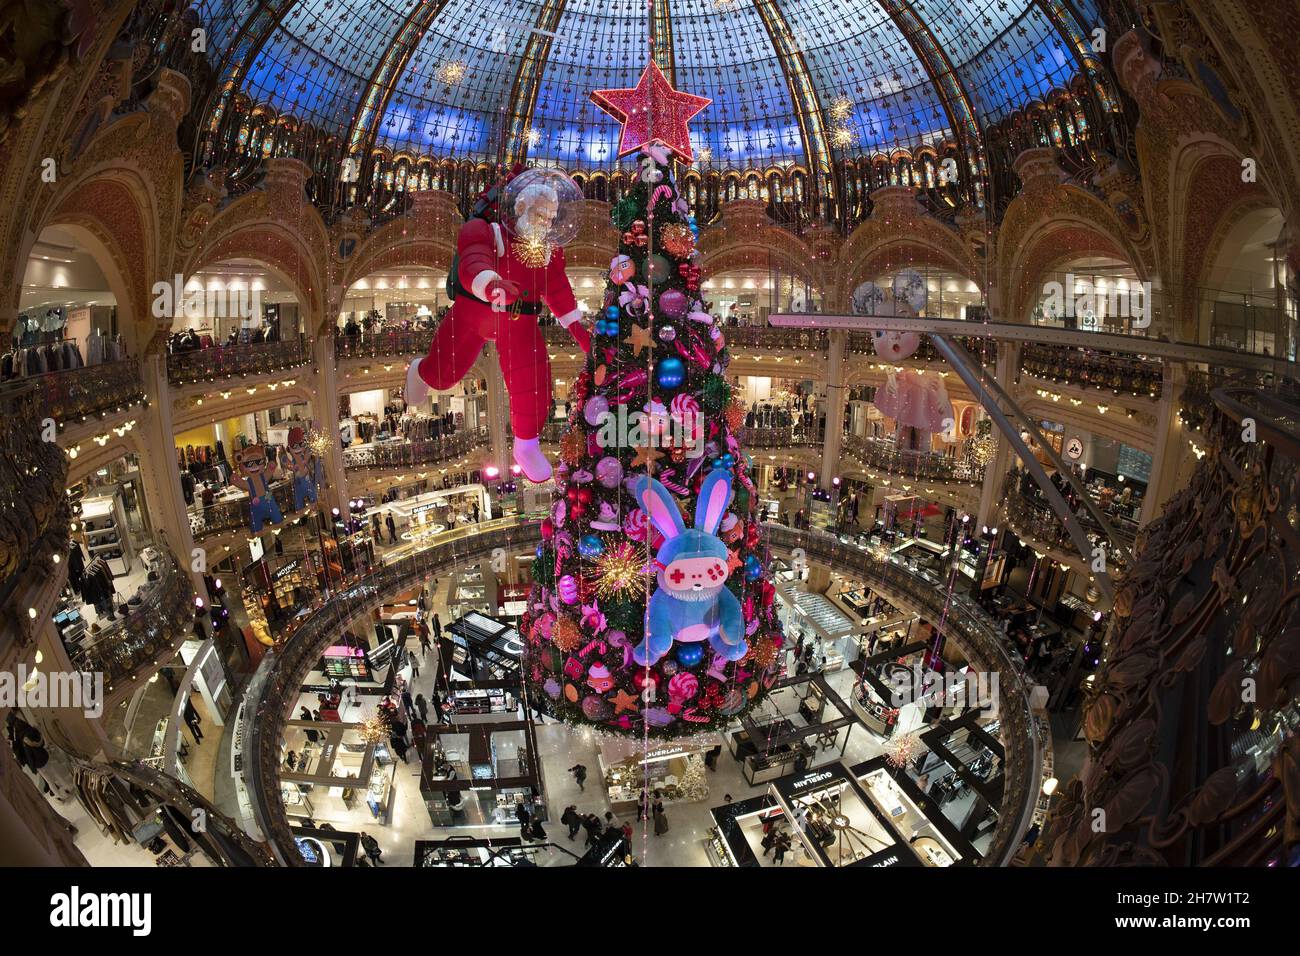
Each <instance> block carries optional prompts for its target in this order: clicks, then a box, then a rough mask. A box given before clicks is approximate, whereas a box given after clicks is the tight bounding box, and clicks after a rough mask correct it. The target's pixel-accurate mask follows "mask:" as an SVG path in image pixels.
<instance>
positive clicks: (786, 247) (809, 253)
mask: <svg viewBox="0 0 1300 956" xmlns="http://www.w3.org/2000/svg"><path fill="white" fill-rule="evenodd" d="M699 249H700V253H701V259H702V261H701V263H700V265H701V268H702V269H703V270H704V274H705V275H706V276H709V275H718V274H719V273H722V272H726V271H730V270H733V269H741V268H748V269H752V268H755V263H754V262H753V261H752V260H753V259H754V257H755V256H756V255H757V256H766V262H765V263H764V265H773V264H774V265H777V266H779V267H781V268H784V269H786V270H788V271H789V272H790V273H791V274H792V275H795V276H798V277H800V278H802V279H803V280H805V281H806V282H808V283H809V284H810V285H812V286H813V287H814V288H816V289H818V290H819V291H821V292H822V293H823V294H825V293H826V292H827V291H829V289H830V283H829V281H828V280H827V277H826V271H827V270H826V268H825V267H824V266H822V265H820V264H819V263H818V261H817V256H816V254H815V253H814V251H813V249H812V248H811V247H810V246H809V245H808V244H807V243H806V242H804V241H803V240H802V239H801V238H799V237H798V236H796V235H794V234H793V233H791V232H788V231H786V230H785V229H782V228H781V227H780V226H778V225H776V223H774V222H773V221H772V220H771V219H770V218H769V217H768V215H767V208H766V205H765V204H764V203H763V202H761V201H759V200H752V199H736V200H732V201H731V202H728V203H726V204H724V205H723V207H722V210H721V212H720V213H719V216H718V220H717V221H716V222H715V223H713V224H712V225H710V226H709V228H708V229H707V230H703V231H701V233H700V242H699Z"/></svg>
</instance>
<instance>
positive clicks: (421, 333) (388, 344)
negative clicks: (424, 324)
mask: <svg viewBox="0 0 1300 956" xmlns="http://www.w3.org/2000/svg"><path fill="white" fill-rule="evenodd" d="M432 342H433V329H405V330H397V329H393V330H391V331H380V332H369V333H360V334H357V335H341V334H337V335H335V336H334V358H335V360H337V361H342V360H343V359H356V358H386V357H388V356H390V355H392V356H395V355H401V356H411V357H415V358H418V357H419V356H421V355H424V354H425V353H427V352H428V351H429V346H430V344H432Z"/></svg>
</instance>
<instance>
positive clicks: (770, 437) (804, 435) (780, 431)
mask: <svg viewBox="0 0 1300 956" xmlns="http://www.w3.org/2000/svg"><path fill="white" fill-rule="evenodd" d="M740 441H741V444H743V445H744V446H745V447H746V448H797V447H800V446H803V447H807V446H810V445H820V444H821V442H822V436H821V432H820V430H819V429H817V428H816V427H813V428H804V427H803V426H802V425H798V426H796V425H774V426H770V427H768V428H748V427H746V428H743V429H741V431H740Z"/></svg>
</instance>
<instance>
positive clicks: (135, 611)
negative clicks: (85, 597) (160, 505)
mask: <svg viewBox="0 0 1300 956" xmlns="http://www.w3.org/2000/svg"><path fill="white" fill-rule="evenodd" d="M161 553H162V559H161V560H160V561H159V562H158V563H157V565H156V568H155V569H156V570H157V572H158V579H157V580H156V581H147V582H145V584H143V585H142V589H141V591H140V592H139V595H140V598H141V600H140V603H139V604H136V605H134V606H128V610H127V612H126V615H125V616H123V617H119V618H117V619H116V620H114V621H109V622H107V623H106V624H104V623H101V625H100V629H99V631H98V632H97V633H95V634H93V635H90V634H88V635H87V636H86V641H85V643H83V644H81V645H79V646H76V647H74V648H70V649H69V656H70V658H71V660H72V663H73V665H74V666H76V667H77V668H78V669H79V670H81V671H84V672H86V673H102V674H103V675H104V690H105V691H111V690H112V689H113V687H114V686H116V685H118V684H120V683H122V682H123V681H126V680H129V679H130V678H131V677H132V675H134V674H135V673H136V672H138V671H140V670H143V669H144V668H146V667H149V666H150V665H153V664H156V663H158V662H160V661H162V660H164V659H165V658H167V657H170V656H171V654H172V652H174V651H175V650H176V648H177V647H179V646H180V643H181V641H183V640H185V639H186V638H187V637H192V636H193V634H194V607H195V605H194V586H193V584H192V583H191V582H190V579H189V576H188V575H186V574H185V573H184V571H183V570H182V569H181V566H180V562H179V561H177V560H176V558H175V556H174V555H172V553H171V552H170V551H167V550H166V549H165V548H164V549H161Z"/></svg>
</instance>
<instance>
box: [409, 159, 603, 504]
mask: <svg viewBox="0 0 1300 956" xmlns="http://www.w3.org/2000/svg"><path fill="white" fill-rule="evenodd" d="M498 196H499V198H498ZM581 198H582V193H581V191H580V190H579V189H578V187H577V185H576V184H575V183H574V182H573V180H571V179H569V177H568V176H566V175H564V174H563V173H561V172H558V171H557V170H552V169H529V170H525V171H524V172H521V173H518V174H517V175H515V176H513V177H511V178H510V179H509V180H507V181H506V183H505V184H504V186H503V187H496V188H494V189H493V190H492V191H490V192H488V193H487V194H485V196H484V199H483V200H480V203H479V206H478V207H476V209H475V215H474V216H472V217H471V218H470V219H469V220H468V221H467V222H466V223H465V225H464V226H462V227H461V230H460V234H459V236H457V238H456V259H455V261H454V262H453V263H452V274H451V276H450V277H449V278H448V292H449V293H450V294H451V295H452V298H453V300H454V303H453V305H452V307H451V312H450V313H449V314H448V315H447V316H446V317H445V318H444V319H443V320H442V324H441V325H440V326H439V327H438V331H437V333H436V334H435V335H434V337H433V343H432V344H431V345H430V347H429V354H428V355H426V356H425V357H424V358H422V359H417V360H416V361H414V362H412V363H411V366H410V368H408V369H407V373H406V400H407V402H409V403H412V404H417V405H418V404H420V403H421V402H423V401H424V399H425V398H426V397H427V396H428V394H429V389H430V388H434V389H437V390H439V391H443V390H446V389H449V388H451V387H452V386H453V385H455V384H456V383H457V382H459V381H460V380H461V379H462V378H464V377H465V375H466V373H467V372H469V369H470V366H471V365H473V364H474V360H475V359H477V358H478V356H479V353H480V352H482V351H483V346H484V344H485V343H487V342H495V343H496V347H497V353H498V357H499V359H500V362H501V374H502V375H503V377H504V378H505V383H506V392H507V393H508V394H509V396H510V428H511V431H512V432H513V433H514V458H515V461H516V462H517V463H518V464H519V466H520V468H522V469H523V472H524V474H525V475H526V476H527V477H528V479H529V480H530V481H534V482H542V481H545V480H546V479H548V478H550V477H551V464H550V462H549V461H547V460H546V456H545V455H543V454H542V451H541V448H540V447H539V444H538V440H539V436H540V435H541V431H542V425H543V423H544V422H545V421H546V417H547V415H548V414H549V412H550V407H551V388H552V383H551V364H550V360H549V359H548V357H547V354H546V342H545V341H544V340H543V338H542V333H541V330H540V329H539V328H538V327H537V317H538V313H540V312H541V309H542V305H543V304H545V305H546V307H547V308H549V309H550V310H551V312H552V313H553V314H554V315H555V317H556V320H557V321H558V322H559V324H560V325H561V326H563V327H564V328H566V329H568V330H569V334H570V335H572V336H573V338H574V340H575V341H576V342H577V343H578V345H579V346H580V347H581V348H582V350H583V351H584V352H588V351H590V350H591V336H590V334H589V333H588V332H587V330H586V328H584V327H583V325H582V323H581V318H582V312H581V310H580V309H579V308H578V303H577V301H576V300H575V298H574V295H573V288H572V286H570V285H569V277H568V276H567V275H566V274H565V271H564V250H563V248H562V246H563V244H564V243H566V242H568V241H569V240H571V239H572V238H573V237H574V236H575V235H576V234H577V228H578V223H577V219H576V207H573V206H571V204H572V203H573V202H574V201H575V200H577V199H581ZM498 204H499V213H498V212H497V210H496V208H494V207H497V206H498Z"/></svg>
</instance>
